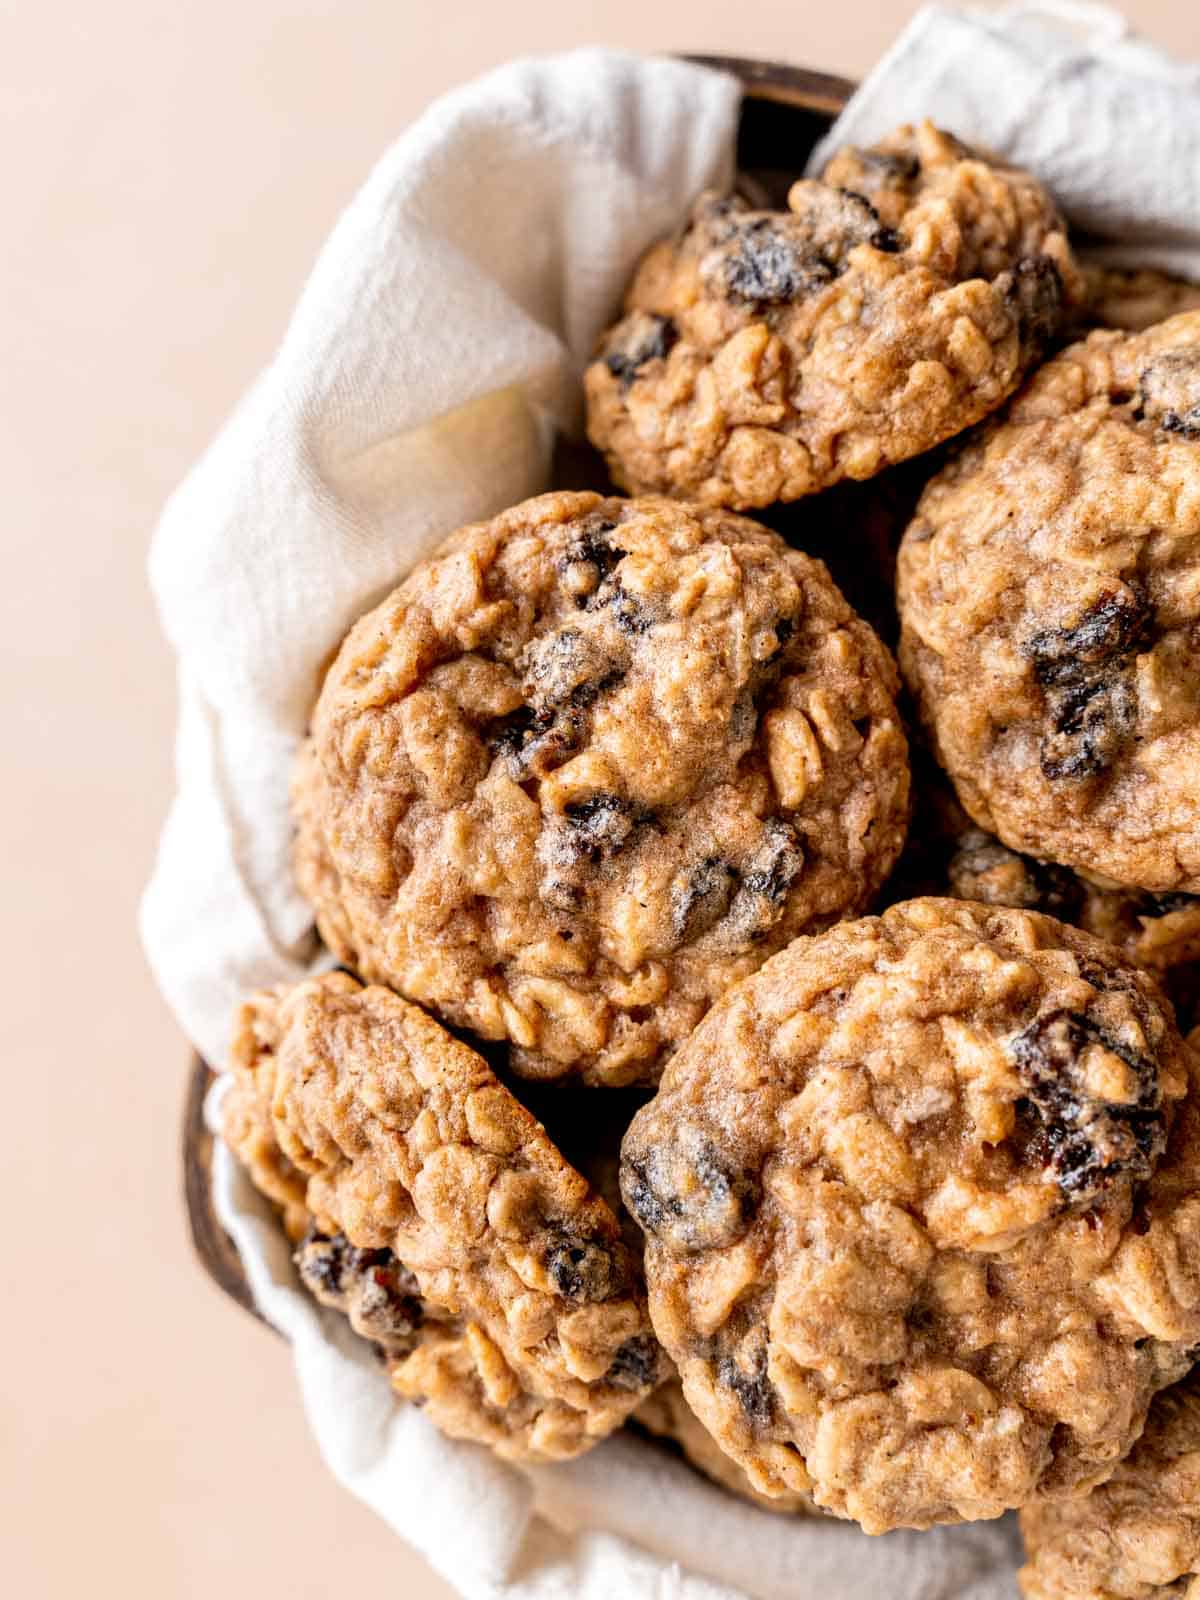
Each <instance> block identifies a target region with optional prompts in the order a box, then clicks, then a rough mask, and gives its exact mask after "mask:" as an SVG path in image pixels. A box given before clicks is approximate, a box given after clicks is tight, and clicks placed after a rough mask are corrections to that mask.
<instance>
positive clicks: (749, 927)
mask: <svg viewBox="0 0 1200 1600" xmlns="http://www.w3.org/2000/svg"><path fill="white" fill-rule="evenodd" d="M803 870H804V851H803V849H802V848H801V846H800V843H799V840H798V839H797V837H796V830H795V829H794V828H793V827H792V826H791V824H790V823H787V822H783V821H782V820H780V819H779V818H775V817H773V818H772V819H771V820H770V821H769V822H768V823H767V824H766V826H765V828H764V829H763V838H762V843H761V844H760V845H759V847H758V849H757V850H756V851H755V852H754V854H753V855H752V856H751V857H750V859H749V860H748V861H747V862H746V863H745V865H744V866H743V868H742V881H741V887H740V888H739V890H738V893H737V898H736V899H735V900H734V902H733V907H732V909H731V911H730V914H729V920H730V924H731V928H732V930H733V931H734V932H735V933H736V935H737V936H738V937H739V938H742V939H749V940H756V939H762V938H764V937H765V936H766V934H767V933H768V931H769V930H770V929H771V928H772V927H773V926H774V924H775V923H776V922H778V920H779V918H780V917H781V916H782V914H783V908H784V906H785V904H786V902H787V897H788V892H789V890H790V889H791V887H792V885H793V884H794V883H795V881H796V879H797V878H798V877H799V876H800V874H801V872H802V871H803Z"/></svg>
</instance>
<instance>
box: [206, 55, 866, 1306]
mask: <svg viewBox="0 0 1200 1600" xmlns="http://www.w3.org/2000/svg"><path fill="white" fill-rule="evenodd" d="M685 59H687V60H689V61H695V62H697V63H698V64H699V65H701V66H707V67H717V68H719V69H721V70H723V71H726V72H732V73H733V74H734V75H735V76H736V77H738V78H740V79H741V80H742V84H743V101H742V112H741V121H740V126H739V129H738V167H739V169H740V170H741V171H742V172H743V173H745V174H746V175H747V176H749V177H752V178H754V179H755V180H756V181H757V182H758V183H760V184H762V185H763V186H764V187H765V188H766V190H767V192H768V193H769V194H770V196H771V198H772V201H773V203H775V204H782V202H783V197H784V195H786V192H787V187H788V184H789V183H790V182H791V181H792V180H793V179H794V178H795V177H797V176H798V175H799V173H800V171H801V169H802V168H803V165H804V162H805V160H806V158H807V156H808V154H809V152H810V151H811V149H812V147H813V145H814V144H815V143H816V141H817V139H819V138H820V136H821V135H822V134H823V133H824V132H825V130H826V129H827V128H828V126H829V124H830V122H831V121H832V120H833V118H834V117H835V116H836V115H837V114H838V112H839V111H840V110H841V109H842V107H843V106H844V105H845V103H846V101H847V100H848V99H849V97H850V95H851V94H852V93H853V91H854V84H853V83H851V82H849V81H848V80H847V79H845V78H838V77H833V76H831V75H830V74H829V73H824V72H811V71H809V70H808V69H807V68H806V67H791V66H785V65H783V64H781V63H776V62H770V61H750V60H745V59H743V58H741V57H737V56H712V55H694V56H688V57H686V58H685ZM781 152H786V155H787V156H788V158H789V159H788V160H787V161H786V162H784V163H783V164H781V163H780V159H779V157H780V153H781ZM213 1081H214V1077H213V1073H212V1072H211V1071H210V1069H209V1067H208V1066H207V1064H206V1063H205V1062H204V1061H202V1060H201V1059H200V1057H199V1056H197V1057H195V1059H194V1062H193V1065H192V1073H191V1080H190V1083H189V1086H188V1095H187V1102H186V1105H185V1109H184V1120H183V1141H182V1143H183V1191H184V1199H185V1201H186V1204H187V1215H188V1225H189V1228H190V1231H191V1237H192V1244H193V1246H194V1248H195V1251H196V1255H197V1257H198V1258H199V1261H200V1265H201V1267H202V1268H203V1269H204V1271H205V1272H206V1273H207V1274H208V1276H209V1277H210V1278H211V1279H212V1280H213V1282H214V1283H215V1284H216V1285H217V1287H218V1288H219V1289H220V1290H222V1292H223V1293H225V1294H227V1295H228V1296H229V1297H230V1299H231V1300H235V1301H236V1302H237V1304H238V1305H240V1306H241V1307H242V1308H243V1310H245V1311H248V1312H250V1313H251V1315H252V1316H255V1317H258V1318H259V1320H260V1321H261V1322H264V1323H265V1321H266V1319H265V1318H263V1317H262V1316H261V1315H260V1314H259V1312H258V1310H257V1308H256V1307H255V1304H254V1296H253V1295H252V1294H251V1292H250V1286H249V1284H248V1283H247V1282H246V1275H245V1271H244V1269H243V1267H242V1263H241V1259H240V1257H239V1256H238V1253H237V1250H236V1248H235V1247H234V1244H233V1241H232V1240H231V1239H230V1237H229V1235H228V1234H227V1233H226V1232H225V1230H224V1228H223V1227H222V1226H221V1224H220V1221H219V1220H218V1218H217V1215H216V1212H215V1210H214V1209H213V1196H212V1147H213V1137H212V1134H211V1133H210V1132H209V1131H208V1129H207V1127H206V1126H205V1123H204V1100H205V1096H206V1095H207V1093H208V1090H209V1088H210V1087H211V1085H212V1083H213ZM601 1092H602V1091H601ZM266 1325H267V1326H269V1324H266Z"/></svg>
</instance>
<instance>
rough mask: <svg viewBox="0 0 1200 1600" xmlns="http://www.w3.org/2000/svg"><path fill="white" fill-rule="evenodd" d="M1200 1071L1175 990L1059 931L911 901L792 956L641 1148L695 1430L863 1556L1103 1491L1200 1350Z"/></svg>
mask: <svg viewBox="0 0 1200 1600" xmlns="http://www.w3.org/2000/svg"><path fill="white" fill-rule="evenodd" d="M1192 1065H1194V1063H1192V1061H1191V1057H1190V1056H1189V1055H1188V1054H1187V1053H1186V1051H1185V1047H1184V1045H1183V1043H1182V1041H1181V1040H1180V1037H1179V1034H1178V1031H1177V1029H1176V1028H1175V1025H1174V1022H1173V1020H1172V1019H1171V1017H1170V1014H1169V1007H1168V1006H1167V1004H1166V1002H1165V1000H1164V999H1163V997H1162V996H1161V993H1160V991H1159V990H1158V988H1157V986H1156V985H1155V984H1154V982H1153V980H1152V979H1150V978H1149V977H1148V976H1147V975H1145V974H1143V973H1141V972H1139V971H1137V970H1136V969H1134V968H1131V967H1128V966H1126V965H1124V963H1123V962H1122V960H1121V958H1120V956H1119V954H1118V953H1117V952H1116V951H1115V950H1113V949H1111V948H1110V947H1108V946H1106V945H1104V944H1102V943H1101V942H1100V941H1099V940H1096V939H1093V938H1091V937H1089V936H1088V935H1086V934H1084V933H1081V932H1079V931H1078V930H1076V929H1073V928H1069V927H1066V926H1064V925H1063V924H1061V923H1059V922H1056V921H1054V920H1053V919H1051V918H1049V917H1044V916H1040V915H1037V914H1035V913H1032V912H1020V911H1012V910H1008V909H1003V908H996V907H989V906H982V905H973V904H967V903H964V902H958V901H950V900H916V901H910V902H907V903H904V904H901V905H897V906H894V907H892V908H891V909H890V910H889V911H887V912H886V913H885V914H884V915H883V917H881V918H868V919H864V920H862V921H859V922H853V923H844V924H842V925H841V926H839V927H837V928H834V929H831V930H830V931H829V932H828V933H825V934H822V935H821V936H819V937H817V938H809V939H800V940H797V941H796V942H795V943H794V944H793V945H791V946H790V947H789V948H788V949H787V950H785V951H783V952H782V953H781V954H780V955H778V956H776V957H775V958H774V959H773V960H771V961H770V962H768V963H767V965H766V966H765V967H763V968H762V969H761V970H760V971H759V972H758V973H757V974H755V975H754V977H752V978H750V979H748V980H747V981H746V982H745V983H743V984H742V985H740V986H739V987H738V988H737V989H735V990H734V991H733V992H732V993H731V994H729V995H728V996H727V997H726V998H725V1000H724V1001H722V1002H721V1003H720V1004H719V1005H718V1006H716V1007H715V1008H714V1009H713V1010H712V1011H711V1012H710V1013H709V1015H708V1017H707V1018H706V1019H705V1021H704V1022H703V1023H702V1024H701V1026H700V1028H699V1029H698V1030H697V1031H696V1033H695V1034H694V1035H693V1037H692V1039H691V1040H690V1041H689V1042H688V1044H687V1045H686V1046H685V1047H684V1048H683V1049H682V1050H681V1051H679V1052H678V1054H677V1055H676V1057H675V1058H674V1060H673V1061H672V1062H671V1064H670V1066H669V1067H668V1070H667V1072H666V1074H665V1076H664V1079H663V1082H662V1084H661V1086H660V1088H659V1091H658V1094H657V1096H656V1097H655V1099H654V1100H653V1101H652V1102H651V1103H650V1104H649V1105H648V1106H647V1107H646V1108H645V1109H644V1110H643V1111H642V1112H640V1113H639V1115H638V1116H637V1117H636V1118H635V1119H634V1122H633V1125H632V1127H631V1129H630V1132H629V1133H628V1134H627V1135H626V1138H625V1141H624V1146H623V1158H622V1188H623V1192H624V1195H625V1199H626V1204H627V1205H628V1206H629V1208H630V1210H631V1211H632V1212H633V1214H634V1216H635V1217H636V1218H637V1219H638V1220H639V1222H640V1223H641V1225H642V1227H643V1229H644V1230H645V1233H646V1240H647V1253H646V1277H647V1284H648V1287H649V1291H650V1305H651V1315H652V1317H653V1320H654V1325H655V1329H656V1331H657V1333H658V1335H659V1337H660V1339H661V1340H662V1342H663V1344H664V1345H665V1346H666V1348H667V1350H668V1353H669V1354H670V1355H671V1357H672V1359H673V1360H674V1361H675V1362H676V1364H677V1366H678V1367H679V1370H680V1375H681V1377H682V1381H683V1384H684V1389H685V1392H686V1394H687V1397H688V1400H689V1402H690V1404H691V1406H692V1408H693V1410H694V1411H695V1412H696V1413H697V1415H698V1416H699V1417H700V1419H701V1421H703V1422H704V1424H705V1426H706V1427H708V1429H709V1431H710V1432H711V1433H713V1435H714V1436H715V1437H716V1439H717V1441H718V1442H719V1443H720V1444H721V1445H722V1447H723V1448H724V1449H726V1450H727V1451H728V1452H729V1453H730V1454H731V1455H733V1456H734V1457H735V1459H737V1460H738V1461H739V1462H740V1463H741V1465H742V1466H743V1467H744V1468H745V1469H746V1471H747V1472H748V1473H749V1474H750V1476H751V1478H752V1479H753V1481H754V1482H755V1484H756V1486H757V1487H758V1488H760V1489H762V1490H763V1491H764V1492H766V1493H773V1492H779V1491H780V1490H790V1491H793V1492H794V1491H802V1492H803V1491H809V1492H811V1493H812V1494H813V1496H814V1498H815V1499H816V1501H817V1503H818V1504H820V1505H822V1506H824V1507H827V1508H828V1509H830V1510H833V1511H835V1512H837V1513H838V1514H840V1515H843V1516H850V1517H853V1518H855V1519H856V1520H858V1521H859V1522H861V1523H862V1525H863V1526H864V1527H865V1528H866V1529H867V1530H868V1531H870V1532H882V1531H884V1530H885V1529H887V1528H890V1527H896V1526H911V1527H923V1526H928V1525H930V1524H932V1523H936V1522H945V1521H957V1520H960V1519H961V1520H970V1519H974V1518H980V1517H990V1516H997V1515H999V1514H1000V1513H1001V1512H1002V1511H1003V1510H1005V1509H1006V1508H1008V1507H1013V1506H1019V1505H1022V1504H1025V1503H1027V1502H1028V1501H1030V1500H1031V1499H1033V1498H1034V1497H1035V1496H1036V1495H1053V1494H1062V1493H1070V1492H1072V1491H1078V1490H1079V1489H1081V1488H1083V1487H1086V1486H1087V1485H1088V1484H1089V1483H1091V1482H1095V1481H1097V1480H1098V1479H1099V1478H1101V1477H1103V1476H1104V1475H1105V1474H1106V1473H1107V1472H1109V1471H1111V1469H1112V1467H1113V1465H1114V1463H1115V1462H1116V1461H1117V1460H1118V1459H1119V1457H1120V1455H1121V1454H1122V1453H1123V1452H1124V1451H1125V1450H1126V1449H1127V1448H1128V1446H1129V1444H1130V1443H1131V1442H1132V1440H1133V1439H1134V1438H1135V1437H1136V1435H1137V1433H1138V1431H1139V1429H1140V1427H1141V1424H1142V1420H1143V1417H1144V1414H1145V1410H1146V1406H1147V1405H1148V1403H1149V1401H1150V1398H1151V1396H1152V1395H1153V1394H1154V1393H1155V1391H1156V1390H1157V1389H1159V1388H1161V1387H1163V1386H1164V1385H1165V1384H1168V1383H1170V1382H1172V1381H1174V1380H1175V1379H1176V1378H1178V1377H1179V1376H1180V1374H1181V1373H1182V1371H1183V1370H1185V1368H1186V1365H1187V1356H1186V1354H1185V1351H1186V1349H1187V1347H1188V1346H1190V1345H1192V1344H1194V1343H1195V1342H1196V1341H1197V1340H1198V1339H1200V1269H1198V1268H1197V1266H1196V1265H1195V1263H1197V1262H1198V1261H1200V1254H1198V1253H1197V1252H1198V1250H1200V1114H1198V1112H1197V1108H1196V1105H1195V1103H1194V1101H1195V1095H1194V1092H1193V1094H1192V1095H1191V1097H1190V1098H1189V1099H1187V1100H1186V1101H1185V1100H1184V1098H1183V1097H1184V1095H1185V1091H1187V1090H1188V1087H1189V1076H1188V1074H1189V1070H1190V1068H1191V1066H1192ZM1181 1102H1182V1105H1181Z"/></svg>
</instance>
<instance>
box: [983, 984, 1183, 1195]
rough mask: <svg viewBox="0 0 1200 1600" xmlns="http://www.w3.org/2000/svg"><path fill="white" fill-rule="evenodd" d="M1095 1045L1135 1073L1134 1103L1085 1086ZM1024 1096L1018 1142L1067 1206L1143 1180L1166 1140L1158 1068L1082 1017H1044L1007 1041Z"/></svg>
mask: <svg viewBox="0 0 1200 1600" xmlns="http://www.w3.org/2000/svg"><path fill="white" fill-rule="evenodd" d="M1092 1048H1099V1049H1102V1050H1105V1051H1107V1052H1109V1053H1110V1054H1112V1055H1115V1056H1117V1057H1119V1058H1120V1060H1122V1061H1123V1062H1124V1063H1125V1064H1126V1066H1128V1067H1130V1068H1131V1069H1132V1071H1133V1075H1134V1080H1135V1083H1136V1094H1135V1097H1134V1099H1133V1100H1132V1101H1131V1102H1124V1101H1122V1102H1113V1101H1107V1100H1101V1099H1099V1098H1098V1097H1097V1096H1096V1095H1095V1094H1093V1093H1091V1092H1090V1091H1089V1090H1088V1088H1087V1081H1086V1068H1085V1063H1084V1060H1083V1057H1084V1055H1085V1052H1087V1051H1088V1050H1089V1049H1092ZM1010 1051H1011V1054H1012V1058H1013V1062H1014V1064H1015V1066H1016V1069H1017V1072H1018V1074H1019V1075H1020V1077H1021V1081H1022V1083H1023V1084H1024V1085H1025V1088H1026V1091H1027V1094H1026V1097H1025V1098H1024V1099H1023V1100H1021V1101H1018V1104H1017V1110H1018V1116H1019V1119H1020V1124H1021V1126H1020V1128H1019V1130H1018V1145H1019V1148H1020V1154H1021V1157H1022V1159H1023V1160H1024V1161H1026V1162H1027V1163H1033V1162H1036V1163H1039V1164H1040V1165H1041V1166H1042V1167H1043V1168H1044V1169H1045V1170H1046V1171H1047V1172H1048V1173H1049V1174H1050V1175H1051V1176H1052V1178H1053V1179H1054V1181H1055V1182H1056V1183H1057V1184H1058V1187H1059V1189H1060V1191H1061V1192H1062V1195H1063V1197H1064V1199H1065V1200H1066V1202H1067V1203H1068V1204H1069V1205H1079V1204H1084V1203H1087V1202H1090V1201H1092V1200H1094V1199H1095V1198H1096V1197H1097V1196H1098V1195H1099V1194H1101V1193H1102V1192H1103V1191H1104V1190H1105V1189H1106V1188H1107V1187H1108V1186H1109V1185H1110V1184H1111V1183H1113V1182H1114V1181H1116V1180H1117V1179H1122V1178H1125V1179H1129V1180H1131V1181H1133V1182H1137V1181H1139V1180H1141V1179H1145V1178H1148V1177H1149V1176H1150V1174H1151V1172H1152V1171H1153V1169H1154V1164H1155V1162H1156V1161H1157V1159H1158V1157H1159V1156H1160V1155H1161V1153H1162V1150H1163V1148H1164V1146H1165V1143H1166V1126H1165V1119H1164V1117H1163V1113H1162V1107H1161V1092H1160V1089H1159V1083H1158V1073H1157V1070H1156V1068H1155V1064H1154V1062H1153V1061H1151V1060H1150V1059H1149V1058H1148V1057H1146V1056H1142V1055H1140V1054H1138V1053H1137V1052H1136V1051H1134V1050H1133V1049H1131V1048H1130V1046H1128V1045H1126V1044H1124V1043H1122V1042H1121V1041H1120V1040H1118V1039H1115V1038H1114V1037H1113V1036H1112V1035H1111V1034H1109V1033H1108V1032H1106V1031H1105V1029H1104V1028H1102V1027H1101V1026H1100V1025H1099V1024H1098V1023H1096V1022H1094V1021H1093V1020H1092V1019H1091V1018H1090V1017H1088V1016H1086V1015H1084V1014H1083V1013H1081V1012H1076V1011H1066V1010H1058V1011H1052V1012H1049V1013H1048V1014H1047V1015H1046V1016H1043V1017H1039V1018H1038V1019H1037V1020H1036V1021H1035V1022H1032V1023H1030V1024H1029V1026H1028V1027H1027V1028H1025V1029H1024V1030H1023V1031H1022V1032H1021V1033H1019V1034H1017V1035H1016V1037H1015V1038H1014V1039H1012V1040H1011V1041H1010Z"/></svg>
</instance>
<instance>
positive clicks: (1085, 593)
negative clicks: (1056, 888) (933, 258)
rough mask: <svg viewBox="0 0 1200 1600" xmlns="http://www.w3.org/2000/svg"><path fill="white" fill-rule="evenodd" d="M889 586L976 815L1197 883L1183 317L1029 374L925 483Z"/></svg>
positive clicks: (1198, 806)
mask: <svg viewBox="0 0 1200 1600" xmlns="http://www.w3.org/2000/svg"><path fill="white" fill-rule="evenodd" d="M898 598H899V605H900V615H901V623H902V632H901V641H900V656H901V664H902V666H903V669H904V672H905V675H906V677H907V678H908V680H909V682H910V684H911V686H912V688H913V690H914V692H915V694H916V695H917V698H918V701H919V703H920V709H921V714H922V718H923V720H924V721H925V723H926V725H927V727H928V729H929V731H930V734H931V736H932V738H933V740H934V743H935V745H936V748H937V752H938V756H939V760H940V761H941V764H942V765H943V766H944V767H945V768H946V770H947V771H948V772H949V774H950V776H951V778H952V779H953V781H954V784H955V787H956V789H957V791H958V796H959V799H960V800H961V801H962V803H963V805H964V806H965V807H966V809H967V811H968V812H969V813H970V814H971V816H972V818H973V819H974V820H975V821H976V822H977V823H978V824H979V825H980V827H982V828H984V829H986V830H987V831H988V832H989V833H994V834H997V835H998V836H999V837H1000V838H1001V839H1002V840H1003V841H1004V843H1005V844H1007V845H1009V846H1011V847H1012V848H1013V849H1015V850H1019V851H1021V852H1022V853H1024V854H1029V855H1034V856H1038V857H1041V858H1044V859H1049V860H1053V861H1056V862H1059V863H1061V864H1062V865H1065V866H1070V867H1073V868H1075V869H1076V870H1078V871H1081V872H1084V873H1087V874H1089V875H1092V876H1097V877H1101V878H1104V879H1107V880H1109V881H1111V882H1115V883H1118V884H1123V885H1126V886H1128V887H1131V888H1140V889H1146V890H1152V891H1155V892H1157V893H1163V892H1172V891H1183V892H1186V893H1191V894H1195V893H1197V892H1200V790H1198V788H1197V785H1196V782H1195V774H1196V772H1197V770H1198V765H1200V313H1188V314H1187V315H1184V316H1180V317H1176V318H1173V319H1172V320H1170V321H1168V322H1165V323H1161V324H1159V325H1158V326H1156V327H1154V328H1151V329H1150V330H1148V331H1147V332H1145V333H1141V334H1120V333H1111V332H1103V331H1102V332H1098V333H1094V334H1092V335H1091V336H1090V337H1089V338H1088V339H1087V340H1085V341H1084V342H1082V343H1080V344H1076V345H1072V346H1071V347H1069V348H1068V349H1067V350H1065V351H1063V353H1062V354H1061V355H1059V356H1058V357H1056V358H1055V359H1054V360H1053V361H1050V362H1048V363H1047V364H1046V365H1045V366H1044V367H1042V368H1041V369H1040V370H1039V371H1038V372H1037V373H1036V374H1035V375H1034V377H1033V378H1032V379H1031V380H1030V382H1029V383H1028V385H1027V386H1026V387H1025V389H1024V390H1023V391H1022V392H1021V394H1020V395H1018V396H1017V398H1016V400H1015V401H1014V402H1013V404H1012V405H1011V407H1010V408H1009V410H1008V411H1007V413H1006V414H1005V415H1004V416H1003V417H1002V418H1001V419H999V420H998V421H996V422H994V423H992V424H990V425H989V426H987V427H986V428H984V429H983V430H982V432H981V433H980V435H979V436H978V437H977V438H976V439H974V440H972V441H971V442H970V443H969V444H968V445H967V446H966V447H965V448H964V449H963V450H962V451H961V452H960V453H959V454H958V456H957V457H956V459H954V460H953V461H952V462H951V463H950V465H949V466H947V467H946V468H945V469H944V470H943V471H942V472H941V473H940V474H939V475H938V476H937V477H936V478H935V479H934V480H933V482H932V483H931V484H930V485H929V487H928V488H927V489H926V491H925V493H924V495H923V496H922V499H921V502H920V504H919V506H918V508H917V512H916V515H915V517H914V520H913V522H912V523H911V524H910V526H909V528H908V530H907V532H906V534H905V537H904V541H903V543H902V545H901V548H900V557H899V562H898Z"/></svg>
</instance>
